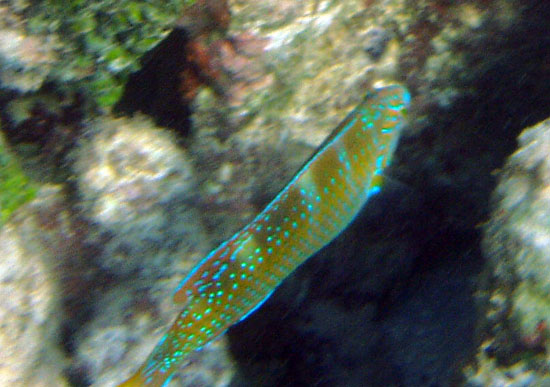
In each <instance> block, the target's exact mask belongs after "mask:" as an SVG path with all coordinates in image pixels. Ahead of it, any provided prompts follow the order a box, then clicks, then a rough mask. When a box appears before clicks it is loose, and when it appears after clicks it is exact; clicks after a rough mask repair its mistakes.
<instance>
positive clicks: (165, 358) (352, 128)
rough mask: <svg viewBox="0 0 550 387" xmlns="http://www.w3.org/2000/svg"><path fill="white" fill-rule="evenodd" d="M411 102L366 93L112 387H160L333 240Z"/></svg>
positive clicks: (393, 92)
mask: <svg viewBox="0 0 550 387" xmlns="http://www.w3.org/2000/svg"><path fill="white" fill-rule="evenodd" d="M409 101H410V95H409V93H408V91H407V90H406V89H405V88H404V87H402V86H399V85H392V86H387V87H383V88H379V89H375V90H374V91H373V92H371V93H369V94H367V96H366V97H365V99H364V100H363V101H362V102H361V104H360V105H359V106H358V107H357V108H355V109H354V110H353V111H352V112H351V113H350V114H349V115H348V116H347V117H346V119H345V120H344V121H343V122H342V123H341V124H340V125H338V127H337V128H336V129H335V130H334V131H333V133H332V134H331V135H330V136H329V138H328V139H327V140H326V141H325V142H324V143H323V144H322V145H321V146H320V147H319V149H318V150H317V152H316V153H314V154H313V156H312V157H311V158H310V159H309V161H307V162H306V163H305V164H304V166H303V167H302V168H301V169H300V170H299V171H298V172H297V174H296V175H295V176H294V177H293V178H292V180H291V181H290V182H289V183H288V184H287V185H286V186H285V187H284V188H283V189H282V191H281V192H280V193H279V194H278V195H277V196H276V197H275V198H274V199H273V200H272V201H271V202H270V203H269V204H268V205H267V207H266V208H265V209H264V210H263V211H262V212H261V213H259V214H258V215H257V216H256V217H255V218H254V219H253V220H252V221H251V222H250V223H249V224H248V225H246V226H245V227H244V228H243V229H241V230H240V231H239V232H237V233H236V234H235V235H233V236H232V237H231V238H230V239H229V240H227V241H225V242H223V243H222V244H221V245H220V246H219V247H218V248H216V249H215V250H213V251H212V252H211V253H210V254H208V255H207V256H206V257H205V258H204V259H203V260H202V261H201V262H199V264H198V265H197V266H196V267H195V268H194V269H193V270H192V271H191V272H190V273H189V275H188V276H187V278H185V279H184V280H183V281H182V282H181V284H180V285H179V287H178V288H177V290H176V291H175V293H174V302H176V303H178V304H181V305H183V306H184V307H183V310H182V311H181V312H180V314H179V315H178V317H177V319H176V321H175V322H174V324H173V325H172V327H171V328H170V330H169V331H168V332H167V333H166V334H165V335H164V336H163V338H162V339H161V340H160V342H159V343H158V344H157V346H156V347H155V349H154V350H153V352H152V353H151V355H150V356H149V358H148V359H147V360H146V361H145V363H144V364H143V365H142V366H141V368H140V369H139V370H138V371H137V372H136V374H134V376H132V378H130V379H129V380H127V381H126V382H124V383H123V384H122V385H121V386H125V387H129V386H154V387H158V386H165V385H167V384H168V381H169V379H170V377H171V375H172V374H173V373H174V371H175V370H176V369H177V368H178V365H180V364H181V363H182V362H183V361H184V360H185V359H186V357H187V356H188V355H189V354H190V353H191V352H193V351H195V350H198V349H200V348H202V347H203V346H204V345H206V344H207V343H208V342H210V341H212V340H213V339H214V338H215V337H217V336H219V335H221V334H222V333H224V332H225V331H226V330H227V329H228V328H229V327H230V326H231V325H233V324H235V323H237V322H238V321H240V320H242V319H244V318H245V317H246V316H247V315H249V314H250V313H251V312H252V311H254V310H255V309H256V308H258V307H259V306H260V305H261V304H262V303H263V302H264V301H265V300H266V299H267V298H268V297H269V295H270V294H271V293H272V292H273V291H274V290H275V289H276V288H277V287H278V286H279V284H281V282H282V281H283V280H284V279H285V278H286V277H287V276H288V275H289V274H290V273H292V272H293V271H294V270H295V269H296V268H297V267H298V266H299V265H301V264H302V263H303V262H304V261H305V260H306V259H307V258H309V257H310V256H312V255H313V254H315V253H316V252H317V251H319V250H320V249H321V248H322V247H323V246H325V245H326V244H328V243H329V242H330V241H331V240H332V239H334V238H335V237H336V236H337V235H338V234H339V233H340V232H341V231H342V230H343V229H344V228H345V227H346V226H347V225H348V224H349V223H350V222H351V221H352V220H353V218H354V217H355V215H356V214H357V213H358V212H359V210H360V208H361V207H362V206H363V205H364V204H365V202H366V201H367V199H368V198H369V197H370V196H371V195H373V194H375V193H376V192H378V191H379V190H380V185H381V183H382V171H383V170H384V168H385V167H386V166H387V165H388V163H389V162H390V158H391V156H392V154H393V151H394V149H395V146H396V144H397V140H398V138H399V132H400V129H401V128H402V126H403V124H404V121H405V114H406V109H407V106H408V104H409Z"/></svg>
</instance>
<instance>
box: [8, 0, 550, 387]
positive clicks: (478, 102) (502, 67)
mask: <svg viewBox="0 0 550 387" xmlns="http://www.w3.org/2000/svg"><path fill="white" fill-rule="evenodd" d="M549 20H550V8H548V7H547V6H546V5H545V4H544V2H541V1H534V0H527V1H526V0H522V1H520V0H506V1H505V0H483V1H482V0H463V1H457V2H455V1H446V0H421V1H412V0H368V1H367V0H361V1H360V0H340V1H336V0H334V1H331V0H328V1H318V0H311V1H309V0H307V1H300V2H297V1H271V0H266V1H261V2H258V1H250V0H229V1H214V0H196V1H190V0H187V1H180V2H177V1H176V2H156V1H148V2H142V1H131V0H125V1H118V2H111V1H105V0H96V1H89V2H81V1H68V2H65V3H60V2H57V1H53V0H42V1H36V2H28V1H25V0H17V1H8V0H6V1H2V2H0V119H1V124H2V126H1V129H0V134H1V136H0V206H1V207H0V221H1V222H2V226H1V229H0V256H1V257H2V260H1V261H0V292H1V293H2V294H3V295H4V297H1V298H0V299H1V301H0V324H1V325H2V327H3V329H2V333H1V334H0V357H1V359H2V361H0V386H3V385H5V386H8V385H9V386H28V385H44V386H49V385H56V386H63V385H66V386H87V385H95V386H114V385H116V384H117V383H119V382H120V381H122V380H123V379H124V378H125V376H127V375H129V374H130V372H131V370H133V369H135V368H136V367H137V366H138V365H139V364H140V362H141V361H143V359H144V358H145V356H146V355H147V354H148V352H149V351H150V350H151V348H152V346H153V345H154V344H155V343H156V341H157V340H158V338H159V337H160V335H161V334H162V332H163V330H164V329H165V328H166V327H167V325H168V324H169V323H170V322H171V320H172V319H173V318H174V316H175V313H176V312H177V310H176V309H175V307H174V306H173V305H172V304H171V293H172V291H173V289H174V288H175V287H176V285H177V283H178V282H179V281H180V280H181V278H182V277H183V276H184V275H185V274H186V273H187V272H188V271H189V270H190V269H191V268H192V267H193V265H194V264H195V263H196V262H197V261H198V260H199V259H200V258H201V257H202V256H204V255H205V254H207V253H208V251H209V250H210V249H212V248H214V247H215V246H216V245H217V243H219V242H221V241H223V240H224V239H226V238H227V237H229V236H231V235H232V234H233V233H234V232H235V231H237V230H238V229H239V228H240V227H242V226H243V225H244V224H245V223H246V222H247V221H249V220H250V219H251V218H252V217H253V216H254V215H255V214H256V213H257V212H259V211H260V210H261V209H262V207H263V206H264V205H265V204H266V203H268V202H269V200H271V199H272V198H273V197H274V196H275V195H276V194H277V192H278V190H280V189H281V188H282V186H283V185H284V184H285V183H286V181H287V180H288V179H289V178H290V177H291V176H292V175H293V173H294V172H295V171H296V170H297V169H298V168H299V167H300V165H301V164H302V163H303V162H304V161H305V160H306V159H307V158H308V157H309V155H310V154H311V153H312V152H313V151H314V150H315V148H316V147H317V146H318V145H319V144H320V143H321V142H322V141H323V139H324V138H325V137H326V136H327V135H328V134H329V133H330V132H331V130H332V129H333V128H334V127H335V125H337V124H338V122H339V121H340V120H341V119H342V118H343V117H344V116H345V115H346V113H347V112H348V111H349V110H351V108H353V106H354V105H355V104H356V103H357V102H358V101H360V100H361V98H362V96H363V95H364V94H365V92H366V91H367V90H368V89H369V88H370V87H372V86H374V85H378V84H383V83H392V82H398V83H402V84H404V85H406V86H407V87H408V88H409V89H410V90H411V93H412V95H413V101H412V105H411V109H410V112H409V117H410V122H409V125H408V126H407V128H406V129H405V131H404V133H403V136H402V138H401V140H400V143H399V146H398V149H397V151H396V155H395V156H394V162H393V164H392V166H391V167H390V168H389V170H388V171H387V175H388V177H389V178H388V183H387V184H386V186H385V188H384V189H383V190H382V192H381V193H380V194H379V195H377V196H375V197H374V198H373V200H371V201H369V203H368V204H367V205H366V206H365V208H364V209H363V211H362V212H361V214H360V215H359V216H358V217H357V219H356V220H355V221H354V222H353V223H352V224H351V225H350V227H349V228H348V229H346V230H345V231H344V232H343V233H342V234H341V235H340V236H339V237H338V238H337V239H336V240H335V241H333V242H332V243H331V244H330V245H329V246H327V247H326V248H325V249H323V250H322V251H321V252H320V253H319V254H317V255H316V256H314V257H312V258H310V259H309V260H308V261H307V262H306V263H305V264H304V265H303V266H302V267H300V268H299V269H298V270H297V271H296V273H294V274H293V275H292V276H291V277H289V278H288V279H287V280H286V281H285V282H284V283H283V284H282V285H281V286H280V287H279V288H278V289H277V291H276V292H275V293H274V294H273V295H272V297H270V299H269V300H268V301H267V302H266V303H265V304H264V305H263V306H262V307H261V308H260V309H258V310H257V311H256V312H255V313H254V314H252V315H251V316H250V317H249V318H247V319H246V320H245V321H243V322H242V323H240V324H238V325H236V326H234V327H233V328H231V329H230V330H229V332H228V334H227V335H225V336H224V337H222V338H221V339H220V340H217V341H216V342H214V343H212V344H211V345H209V346H207V347H206V348H205V349H203V350H202V351H201V352H198V353H195V354H194V355H193V356H192V359H191V363H190V364H189V365H188V366H187V367H186V368H185V369H184V370H183V371H182V372H181V373H180V375H179V377H178V378H175V379H174V380H173V382H171V384H170V385H171V386H197V385H201V386H214V385H216V386H294V385H296V386H298V385H299V386H302V385H316V386H365V385H372V386H387V385H396V386H400V385H403V386H450V385H467V386H502V385H513V386H528V385H545V383H548V380H549V370H550V367H549V364H550V358H549V356H548V344H549V343H548V338H549V332H548V328H547V320H548V314H549V313H550V312H549V310H550V309H549V306H550V302H549V296H548V291H547V290H548V286H549V285H548V278H549V276H548V275H547V271H548V269H547V267H546V266H548V265H547V264H546V263H547V260H548V256H549V254H548V249H549V248H548V246H549V245H550V242H549V240H550V239H549V238H550V236H549V235H550V223H549V221H548V219H549V218H548V209H549V208H550V201H549V198H550V196H549V194H548V191H549V188H548V187H549V177H550V173H549V171H550V167H549V166H548V165H549V159H548V157H549V156H548V155H549V154H550V152H549V151H550V148H549V147H550V140H549V138H550V137H549V133H550V131H549V129H548V121H544V120H545V119H547V118H548V117H550V103H549V102H550V97H549V95H550V67H549V66H548V63H549V61H550V53H549V51H548V49H547V46H548V42H549V38H548V34H547V31H548V28H549V23H550V22H549ZM539 122H540V124H538V123H539ZM526 128H528V129H526ZM520 133H521V135H520ZM518 136H519V137H518ZM518 138H519V142H518Z"/></svg>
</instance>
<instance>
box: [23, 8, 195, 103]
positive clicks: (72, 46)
mask: <svg viewBox="0 0 550 387" xmlns="http://www.w3.org/2000/svg"><path fill="white" fill-rule="evenodd" d="M190 3H193V1H191V2H190V1H183V2H182V1H176V0H170V1H147V2H144V1H135V0H121V1H115V0H94V1H79V0H72V1H68V2H60V1H56V0H41V1H38V2H35V3H33V4H32V5H31V4H28V3H23V4H24V5H23V6H22V7H21V8H22V10H21V11H20V13H22V14H23V15H24V17H25V20H26V29H27V31H28V32H29V33H30V34H31V35H38V36H56V37H57V39H58V40H60V41H62V42H63V44H62V45H58V47H57V49H58V51H59V52H58V54H59V55H58V57H59V60H58V61H57V63H56V64H55V66H54V68H53V69H52V70H51V73H50V77H51V78H52V79H57V80H59V81H83V82H84V83H83V85H84V86H85V87H86V88H88V90H89V92H90V93H91V94H92V95H93V96H94V97H95V99H96V101H97V102H98V103H99V104H100V105H101V106H111V105H112V104H113V103H114V102H115V101H116V100H117V99H118V98H119V96H120V94H121V93H122V87H123V84H124V82H125V80H126V77H127V76H128V75H129V74H130V72H132V71H135V70H137V69H138V68H139V65H140V63H139V59H140V58H141V57H142V56H143V54H145V53H146V52H147V51H148V50H150V49H151V48H152V47H153V46H154V45H155V44H156V43H158V42H159V41H160V40H161V39H163V38H164V37H165V36H166V35H167V34H168V33H169V32H170V29H171V28H172V27H173V23H174V22H175V19H176V18H177V17H178V16H179V15H181V12H182V10H183V9H184V7H186V6H189V4H190Z"/></svg>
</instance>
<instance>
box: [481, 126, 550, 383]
mask: <svg viewBox="0 0 550 387" xmlns="http://www.w3.org/2000/svg"><path fill="white" fill-rule="evenodd" d="M549 155H550V119H547V120H545V121H542V122H540V123H539V124H537V125H534V126H532V127H530V128H527V129H525V130H524V131H523V132H522V133H521V135H520V136H519V148H518V150H517V151H516V152H514V154H512V155H511V156H510V157H509V158H508V160H507V162H506V164H505V165H504V167H503V168H502V171H501V173H500V175H499V184H498V186H497V188H496V190H495V192H494V194H493V207H494V209H493V213H492V216H491V219H490V222H489V223H488V224H487V225H486V226H485V236H484V248H485V251H486V255H487V257H489V265H488V275H489V278H490V282H489V283H488V289H487V293H486V294H487V295H486V297H487V298H488V299H489V305H490V308H489V309H488V313H487V326H486V328H485V330H484V333H485V335H486V340H485V343H484V345H483V347H482V348H483V350H484V351H483V352H481V353H480V354H478V357H479V358H480V360H481V361H480V367H479V369H478V371H477V372H478V375H477V377H476V378H473V380H477V381H479V383H478V385H485V384H483V383H481V381H483V380H487V375H484V374H483V373H484V371H485V372H486V370H484V368H487V367H489V366H491V364H492V368H494V369H495V374H498V373H500V374H505V373H506V374H510V375H514V379H520V380H522V378H523V379H525V378H527V380H530V383H543V381H544V380H545V379H548V377H549V376H548V372H547V371H546V370H547V369H548V364H550V358H549V357H548V355H547V351H548V344H549V342H548V338H549V331H548V326H547V322H548V321H550V296H549V294H550V292H549V291H550V282H549V281H550V220H549V219H550V156H549ZM513 370H516V372H512V371H513ZM517 370H521V371H522V372H520V373H518V372H517ZM489 375H491V373H489ZM483 377H485V379H483ZM538 385H543V384H538Z"/></svg>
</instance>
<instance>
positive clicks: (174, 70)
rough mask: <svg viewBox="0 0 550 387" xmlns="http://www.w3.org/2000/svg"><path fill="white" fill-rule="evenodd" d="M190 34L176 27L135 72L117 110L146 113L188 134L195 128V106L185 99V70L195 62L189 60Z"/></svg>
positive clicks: (162, 124)
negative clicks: (183, 94)
mask: <svg viewBox="0 0 550 387" xmlns="http://www.w3.org/2000/svg"><path fill="white" fill-rule="evenodd" d="M188 42H189V36H188V34H187V33H186V32H185V31H184V30H182V29H175V30H173V31H172V32H171V33H170V34H169V35H168V36H167V37H166V38H165V39H164V40H163V41H162V42H161V43H159V44H158V45H157V46H156V47H154V48H153V49H152V50H151V51H150V52H149V53H147V54H146V55H145V56H144V58H143V66H142V68H141V70H139V71H137V72H135V73H134V74H132V75H131V76H130V78H129V80H128V82H127V83H126V86H125V88H124V93H123V95H122V97H121V99H120V101H119V102H118V103H117V104H116V106H115V109H114V111H115V113H122V114H132V113H135V112H138V111H139V112H142V113H144V114H146V115H149V116H151V117H152V118H153V119H154V120H155V123H156V124H157V125H160V126H164V127H168V128H171V129H174V130H175V131H176V132H177V133H179V134H181V135H186V134H187V133H188V132H189V129H190V127H191V121H190V115H191V109H190V107H189V105H188V104H187V103H185V101H184V99H183V98H182V93H181V90H180V86H181V85H180V84H181V82H182V81H181V79H180V74H181V72H182V71H183V70H184V69H185V68H186V67H189V66H193V64H191V63H189V62H188V60H187V52H186V45H187V43H188Z"/></svg>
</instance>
